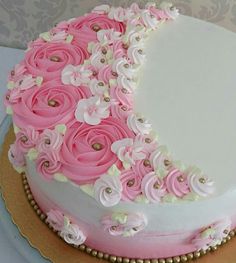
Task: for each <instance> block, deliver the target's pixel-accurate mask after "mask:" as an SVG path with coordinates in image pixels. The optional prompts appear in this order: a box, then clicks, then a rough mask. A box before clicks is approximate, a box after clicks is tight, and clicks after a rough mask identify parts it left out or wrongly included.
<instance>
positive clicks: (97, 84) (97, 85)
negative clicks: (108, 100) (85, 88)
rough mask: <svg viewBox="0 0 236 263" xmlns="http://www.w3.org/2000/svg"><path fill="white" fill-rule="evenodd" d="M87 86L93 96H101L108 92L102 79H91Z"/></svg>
mask: <svg viewBox="0 0 236 263" xmlns="http://www.w3.org/2000/svg"><path fill="white" fill-rule="evenodd" d="M89 88H90V90H91V92H92V94H93V95H94V96H98V97H101V98H102V97H103V96H104V95H106V94H108V86H107V85H105V83H104V82H103V81H99V80H97V79H92V80H91V81H90V82H89Z"/></svg>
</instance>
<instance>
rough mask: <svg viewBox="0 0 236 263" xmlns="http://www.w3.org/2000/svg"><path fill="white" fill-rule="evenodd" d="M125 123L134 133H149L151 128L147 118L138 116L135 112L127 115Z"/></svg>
mask: <svg viewBox="0 0 236 263" xmlns="http://www.w3.org/2000/svg"><path fill="white" fill-rule="evenodd" d="M127 125H128V127H129V128H130V130H132V131H133V132H134V133H135V134H139V133H141V134H143V135H145V134H149V133H150V131H151V129H152V125H151V124H150V123H149V122H148V121H147V120H145V119H143V118H139V117H137V116H136V115H135V114H130V115H129V117H128V119H127Z"/></svg>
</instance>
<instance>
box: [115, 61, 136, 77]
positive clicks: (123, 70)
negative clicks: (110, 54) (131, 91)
mask: <svg viewBox="0 0 236 263" xmlns="http://www.w3.org/2000/svg"><path fill="white" fill-rule="evenodd" d="M112 70H113V71H114V72H116V73H117V74H118V75H123V76H125V77H126V78H129V79H133V78H134V77H135V76H136V74H137V69H135V68H133V67H132V65H131V64H130V62H129V61H128V60H127V59H126V58H118V59H116V60H115V61H114V63H113V64H112Z"/></svg>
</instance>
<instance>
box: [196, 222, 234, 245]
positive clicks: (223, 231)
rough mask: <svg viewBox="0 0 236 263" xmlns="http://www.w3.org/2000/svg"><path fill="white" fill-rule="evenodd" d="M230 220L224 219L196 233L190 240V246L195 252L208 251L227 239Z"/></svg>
mask: <svg viewBox="0 0 236 263" xmlns="http://www.w3.org/2000/svg"><path fill="white" fill-rule="evenodd" d="M231 223H232V222H231V219H230V218H228V217H226V218H224V219H222V220H220V221H218V222H216V223H214V224H212V225H210V226H208V227H206V228H204V229H203V230H201V231H200V232H198V233H197V234H196V235H195V236H194V237H193V239H192V241H191V242H192V244H193V245H194V246H195V247H196V249H197V250H201V249H204V250H206V249H208V248H209V247H210V246H216V245H219V244H220V243H221V241H222V240H223V239H224V238H226V237H227V235H228V234H229V232H230V229H231Z"/></svg>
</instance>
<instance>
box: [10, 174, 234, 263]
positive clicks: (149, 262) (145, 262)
mask: <svg viewBox="0 0 236 263" xmlns="http://www.w3.org/2000/svg"><path fill="white" fill-rule="evenodd" d="M21 176H22V182H23V187H24V192H25V194H26V197H27V200H28V202H29V203H30V205H31V207H32V208H33V209H34V211H35V213H36V214H37V216H38V217H39V218H40V219H41V221H42V222H44V223H45V224H46V225H47V226H48V228H49V229H51V230H52V231H53V232H55V233H57V235H58V237H60V235H59V233H58V232H56V231H55V230H53V228H52V227H51V226H50V225H49V224H48V223H47V222H46V219H47V216H46V215H45V214H44V213H43V212H42V211H41V209H40V208H39V206H38V204H37V203H36V201H35V200H34V197H33V194H32V192H31V190H30V186H29V184H28V181H27V177H26V175H25V174H24V173H22V174H21ZM13 222H14V220H13ZM14 224H15V225H16V223H15V222H14ZM234 236H236V228H235V229H233V230H231V231H230V232H229V234H228V236H227V237H226V238H224V239H223V240H222V242H221V243H220V244H219V245H217V246H214V247H209V248H208V249H207V250H200V251H195V252H192V253H188V254H183V255H179V256H175V257H169V258H161V259H137V258H126V257H119V256H114V255H110V254H107V253H103V252H101V251H98V250H95V249H92V248H91V247H88V246H86V245H85V244H82V245H79V246H74V245H70V244H68V245H70V246H73V247H75V248H77V249H79V250H80V251H83V252H85V253H87V254H89V255H91V256H92V257H96V258H98V259H105V260H108V261H110V262H112V263H116V262H117V263H183V262H188V261H190V260H193V259H197V258H200V257H201V256H204V255H206V254H208V253H209V252H214V251H216V250H217V249H218V248H219V247H220V246H222V245H224V244H225V243H227V242H228V241H230V240H231V239H232V238H233V237H234ZM60 238H61V237H60ZM29 243H30V242H29ZM30 245H31V246H32V244H31V243H30ZM32 247H33V246H32ZM45 258H46V257H45Z"/></svg>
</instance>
